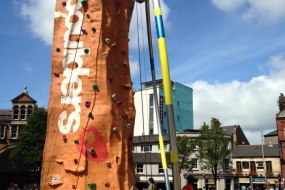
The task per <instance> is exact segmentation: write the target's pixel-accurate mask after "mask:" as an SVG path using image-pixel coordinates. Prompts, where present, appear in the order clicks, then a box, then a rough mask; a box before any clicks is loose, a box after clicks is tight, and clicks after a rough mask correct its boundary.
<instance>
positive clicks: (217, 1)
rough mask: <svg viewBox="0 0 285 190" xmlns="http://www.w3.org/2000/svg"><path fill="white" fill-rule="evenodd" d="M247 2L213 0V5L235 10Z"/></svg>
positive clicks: (243, 0) (241, 0)
mask: <svg viewBox="0 0 285 190" xmlns="http://www.w3.org/2000/svg"><path fill="white" fill-rule="evenodd" d="M245 2H246V0H212V3H213V5H214V6H215V7H217V8H218V9H219V10H222V11H234V10H236V9H238V8H240V7H241V6H242V5H243V4H244V3H245Z"/></svg>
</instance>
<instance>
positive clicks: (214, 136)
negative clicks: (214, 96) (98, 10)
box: [195, 118, 232, 187]
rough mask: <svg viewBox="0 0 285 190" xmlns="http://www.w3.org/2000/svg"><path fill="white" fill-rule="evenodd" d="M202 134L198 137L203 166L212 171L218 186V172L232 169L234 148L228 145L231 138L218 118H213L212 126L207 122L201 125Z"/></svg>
mask: <svg viewBox="0 0 285 190" xmlns="http://www.w3.org/2000/svg"><path fill="white" fill-rule="evenodd" d="M200 130H201V135H200V136H199V137H197V139H196V140H195V141H196V144H197V152H196V154H197V155H196V156H197V157H198V159H199V161H200V163H201V168H202V169H205V170H208V171H210V172H211V173H212V174H213V176H214V181H215V186H216V187H217V184H216V183H217V179H218V173H220V172H225V171H227V170H230V156H231V152H232V150H231V149H230V148H229V147H228V143H229V140H228V139H227V138H226V137H225V132H224V130H223V129H222V128H221V123H220V122H219V120H218V119H215V118H212V121H211V127H209V126H208V125H206V124H205V123H204V124H203V125H202V126H201V129H200Z"/></svg>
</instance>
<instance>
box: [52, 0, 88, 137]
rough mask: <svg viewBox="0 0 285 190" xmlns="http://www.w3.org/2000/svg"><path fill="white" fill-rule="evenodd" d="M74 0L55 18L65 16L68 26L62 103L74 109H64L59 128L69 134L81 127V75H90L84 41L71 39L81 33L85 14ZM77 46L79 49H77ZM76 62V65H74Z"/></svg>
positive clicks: (65, 35) (65, 34)
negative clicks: (86, 64)
mask: <svg viewBox="0 0 285 190" xmlns="http://www.w3.org/2000/svg"><path fill="white" fill-rule="evenodd" d="M71 1H72V0H68V1H67V2H66V10H67V13H62V12H56V14H55V18H59V17H64V18H65V26H66V28H67V30H66V32H65V33H64V51H63V56H64V59H63V61H62V67H63V69H64V71H63V77H64V79H63V81H62V83H61V93H62V97H61V104H64V105H68V104H69V105H72V106H73V108H74V110H73V111H72V112H71V113H69V114H68V113H67V111H62V112H61V113H60V115H59V118H58V128H59V131H60V132H61V133H63V134H68V133H69V132H70V131H71V130H72V132H76V131H77V130H78V129H79V127H80V112H81V108H80V103H81V96H80V92H81V91H82V85H83V84H82V80H81V79H80V77H82V76H88V75H89V69H88V68H83V59H82V56H84V55H85V52H84V49H86V48H83V42H82V41H70V40H69V36H70V35H78V36H79V35H80V34H81V25H82V21H83V16H84V15H83V14H82V13H81V12H80V10H79V9H80V8H81V6H82V5H81V2H80V1H78V2H77V3H76V4H73V5H71ZM73 16H76V17H77V18H78V19H77V20H76V22H70V21H71V20H72V19H71V17H73ZM75 48H77V50H76V49H75ZM74 62H75V63H76V67H74V65H73V64H74Z"/></svg>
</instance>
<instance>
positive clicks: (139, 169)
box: [137, 164, 143, 173]
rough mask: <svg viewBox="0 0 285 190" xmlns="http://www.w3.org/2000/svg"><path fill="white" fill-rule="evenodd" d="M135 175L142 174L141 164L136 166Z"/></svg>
mask: <svg viewBox="0 0 285 190" xmlns="http://www.w3.org/2000/svg"><path fill="white" fill-rule="evenodd" d="M137 173H143V164H137Z"/></svg>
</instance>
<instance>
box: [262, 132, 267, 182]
mask: <svg viewBox="0 0 285 190" xmlns="http://www.w3.org/2000/svg"><path fill="white" fill-rule="evenodd" d="M261 152H262V159H263V168H264V183H265V184H266V181H267V179H266V164H265V159H264V139H263V130H262V129H261Z"/></svg>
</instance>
